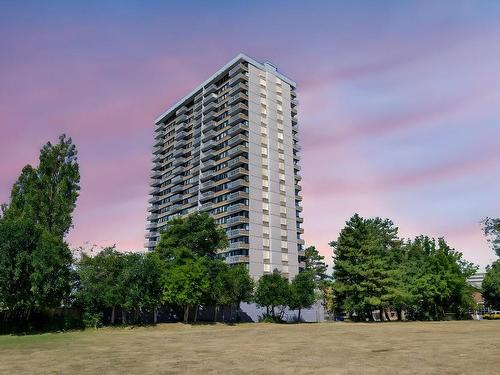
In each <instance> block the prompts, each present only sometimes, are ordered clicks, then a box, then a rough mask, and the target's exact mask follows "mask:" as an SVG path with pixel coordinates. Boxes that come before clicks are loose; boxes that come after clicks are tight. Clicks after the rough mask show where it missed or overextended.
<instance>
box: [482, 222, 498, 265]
mask: <svg viewBox="0 0 500 375" xmlns="http://www.w3.org/2000/svg"><path fill="white" fill-rule="evenodd" d="M483 230H484V234H485V235H486V236H487V237H488V241H489V242H490V244H491V247H492V249H493V250H494V251H495V253H496V254H497V256H498V257H500V218H489V217H487V218H486V219H484V221H483Z"/></svg>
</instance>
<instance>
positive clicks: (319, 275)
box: [304, 246, 329, 282]
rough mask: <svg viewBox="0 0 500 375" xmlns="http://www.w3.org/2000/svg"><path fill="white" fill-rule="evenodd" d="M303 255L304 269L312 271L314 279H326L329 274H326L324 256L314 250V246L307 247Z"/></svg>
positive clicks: (319, 280)
mask: <svg viewBox="0 0 500 375" xmlns="http://www.w3.org/2000/svg"><path fill="white" fill-rule="evenodd" d="M304 255H305V260H304V262H305V267H304V270H306V271H311V272H313V275H314V279H315V280H316V281H318V282H321V281H324V280H327V279H328V277H329V276H328V275H327V274H326V270H327V266H326V263H325V262H324V259H325V257H324V256H323V255H321V254H320V253H319V251H318V250H316V247H315V246H309V247H307V248H306V249H305V251H304Z"/></svg>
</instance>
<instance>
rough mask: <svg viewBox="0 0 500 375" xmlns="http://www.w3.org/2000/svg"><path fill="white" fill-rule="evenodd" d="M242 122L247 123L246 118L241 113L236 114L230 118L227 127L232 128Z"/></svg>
mask: <svg viewBox="0 0 500 375" xmlns="http://www.w3.org/2000/svg"><path fill="white" fill-rule="evenodd" d="M243 121H248V116H247V115H245V114H243V113H238V114H236V115H234V116H231V118H230V119H229V121H228V125H229V126H233V125H234V124H236V123H238V122H243Z"/></svg>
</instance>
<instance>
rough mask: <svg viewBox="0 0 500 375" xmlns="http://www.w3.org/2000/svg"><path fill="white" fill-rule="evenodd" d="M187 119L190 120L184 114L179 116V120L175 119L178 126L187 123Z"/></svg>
mask: <svg viewBox="0 0 500 375" xmlns="http://www.w3.org/2000/svg"><path fill="white" fill-rule="evenodd" d="M187 119H188V117H187V115H186V114H182V115H179V116H177V118H176V119H175V123H176V124H177V125H179V124H181V123H183V122H186V121H187Z"/></svg>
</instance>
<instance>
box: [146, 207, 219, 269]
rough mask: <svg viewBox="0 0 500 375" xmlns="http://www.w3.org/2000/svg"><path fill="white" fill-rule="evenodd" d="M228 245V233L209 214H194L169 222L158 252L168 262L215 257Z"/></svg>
mask: <svg viewBox="0 0 500 375" xmlns="http://www.w3.org/2000/svg"><path fill="white" fill-rule="evenodd" d="M227 245H228V242H227V236H226V232H225V231H224V229H222V227H220V226H218V225H217V223H216V222H215V220H214V219H213V218H212V217H210V216H209V215H208V214H207V213H193V214H191V215H188V216H184V217H176V218H174V219H172V220H171V221H169V223H168V225H167V229H166V230H165V231H164V232H163V233H162V235H161V238H160V242H159V244H158V246H157V247H156V252H157V253H158V254H160V255H161V256H162V257H164V258H165V259H168V260H174V259H175V260H177V261H182V260H183V259H186V258H193V256H195V255H198V256H209V257H214V256H215V255H216V254H217V252H218V250H222V249H224V248H226V247H227Z"/></svg>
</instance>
